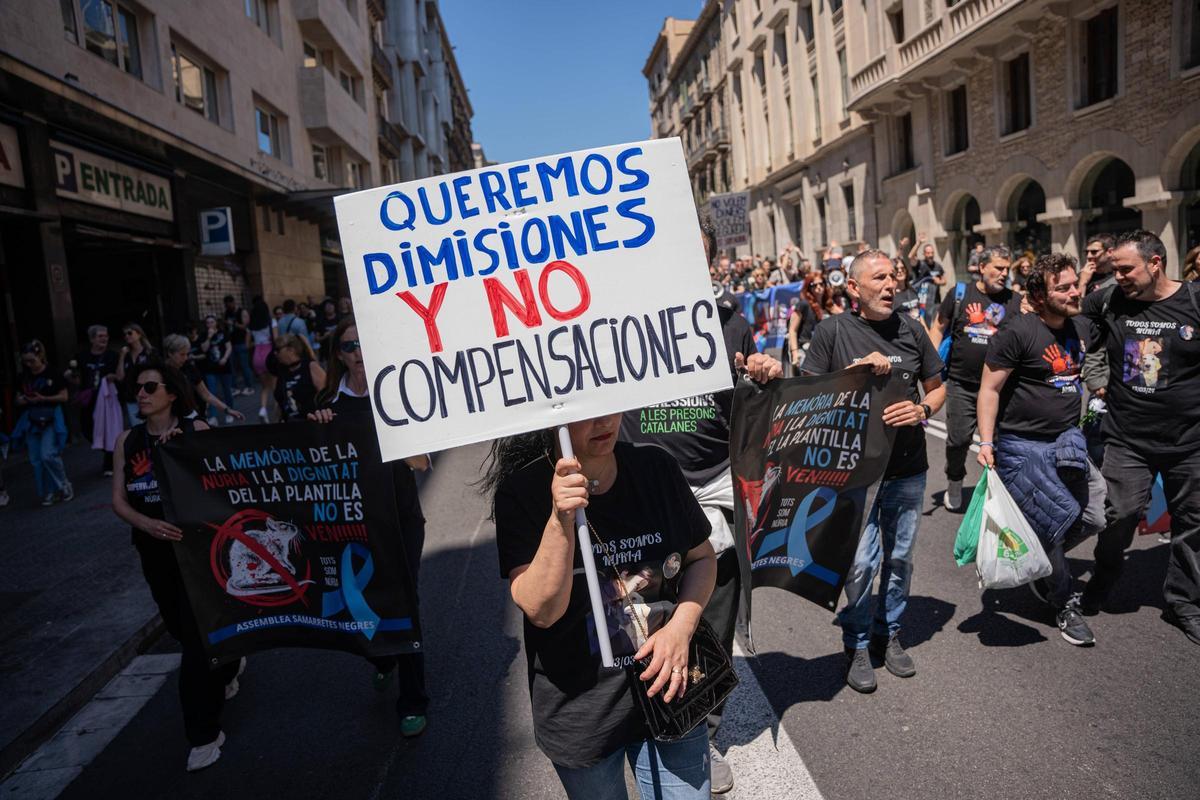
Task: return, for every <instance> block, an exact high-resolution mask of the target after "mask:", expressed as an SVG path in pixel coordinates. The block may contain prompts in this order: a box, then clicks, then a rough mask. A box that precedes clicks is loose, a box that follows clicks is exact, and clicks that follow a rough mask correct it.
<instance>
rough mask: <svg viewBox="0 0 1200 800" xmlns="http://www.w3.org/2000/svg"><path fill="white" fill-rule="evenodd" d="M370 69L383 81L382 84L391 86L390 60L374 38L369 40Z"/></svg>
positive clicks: (392, 74)
mask: <svg viewBox="0 0 1200 800" xmlns="http://www.w3.org/2000/svg"><path fill="white" fill-rule="evenodd" d="M371 71H372V72H373V73H374V74H375V75H376V76H378V77H379V79H380V80H381V81H383V85H384V86H387V87H389V88H391V85H392V78H393V77H394V73H393V72H392V60H391V59H390V58H388V54H387V52H386V51H385V50H384V49H383V48H382V47H380V46H379V44H378V43H377V42H376V41H375V40H374V39H372V40H371Z"/></svg>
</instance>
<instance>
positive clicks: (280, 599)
mask: <svg viewBox="0 0 1200 800" xmlns="http://www.w3.org/2000/svg"><path fill="white" fill-rule="evenodd" d="M269 519H273V517H272V516H271V515H270V514H268V513H267V512H265V511H259V510H257V509H246V510H244V511H239V512H237V513H236V514H234V515H233V516H232V517H230V518H229V519H227V520H225V522H224V523H222V524H221V525H213V524H212V523H209V526H210V527H212V528H214V529H216V531H217V533H216V535H215V536H213V541H212V546H211V548H210V549H209V564H210V565H211V567H212V573H213V577H215V578H216V579H217V583H219V584H221V588H222V589H224V590H225V591H226V593H227V594H228V591H229V590H228V588H227V587H228V584H229V569H228V566H227V565H228V563H229V547H230V546H231V545H232V544H233V542H234V540H237V541H239V542H241V543H242V544H244V545H245V546H246V547H247V548H249V550H250V552H252V553H254V555H256V556H258V557H259V558H260V559H262V561H263V563H265V564H266V565H267V566H268V567H270V568H271V569H272V570H273V571H274V572H275V574H277V575H278V576H279V577H280V578H281V579H282V580H283V582H284V583H286V584H287V586H288V588H289V589H290V591H287V592H283V591H281V592H279V593H278V594H275V593H272V594H269V595H239V596H238V597H237V599H238V600H240V601H242V602H243V603H248V604H250V605H252V606H263V607H267V608H274V607H278V606H286V605H290V604H292V603H295V602H302V603H304V604H305V605H307V604H308V599H307V597H306V593H307V591H308V587H309V586H311V585H313V584H312V582H311V581H310V580H309V579H310V578H311V577H312V567H311V565H309V564H308V563H307V562H306V563H305V565H304V577H303V578H302V579H300V580H299V581H298V580H296V577H295V576H294V575H292V573H291V571H290V570H288V568H287V567H285V566H284V565H283V564H281V563H279V560H278V559H276V558H275V556H273V555H271V553H270V552H269V551H268V550H267V549H266V548H265V547H263V545H262V543H260V542H258V541H257V540H255V539H253V538H251V537H250V536H247V535H246V528H247V526H248V524H250V523H263V522H265V521H266V520H269ZM230 596H231V597H232V596H233V595H230Z"/></svg>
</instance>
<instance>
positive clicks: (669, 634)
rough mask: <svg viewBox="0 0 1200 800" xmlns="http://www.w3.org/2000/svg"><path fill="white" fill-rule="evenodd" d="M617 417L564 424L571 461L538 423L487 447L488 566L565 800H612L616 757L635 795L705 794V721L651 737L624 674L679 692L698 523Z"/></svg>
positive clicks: (692, 621)
mask: <svg viewBox="0 0 1200 800" xmlns="http://www.w3.org/2000/svg"><path fill="white" fill-rule="evenodd" d="M620 420H621V415H620V414H611V415H608V416H604V417H599V418H596V419H592V420H585V421H583V422H576V423H572V424H571V425H569V426H568V429H569V432H570V438H571V444H572V447H573V449H574V453H575V457H574V458H559V457H558V456H557V454H556V453H557V450H556V446H555V444H556V443H555V441H554V437H553V436H552V435H551V434H550V432H548V431H547V432H541V433H534V434H527V435H524V436H517V437H511V438H509V439H503V440H500V441H498V442H496V443H495V444H494V445H493V449H492V459H491V464H490V467H489V470H488V474H487V476H486V477H485V479H484V487H485V490H490V491H493V492H494V499H493V514H494V517H495V520H496V545H497V548H498V550H499V554H500V572H501V574H502V575H503V576H504V577H505V578H507V579H508V580H509V582H510V590H511V594H512V598H513V601H514V602H515V603H516V604H517V606H518V607H519V608H520V609H521V610H522V611H523V612H524V614H525V651H526V655H527V657H528V662H529V688H530V699H531V702H532V705H533V720H534V734H535V738H536V740H537V743H538V746H539V747H540V748H541V750H542V752H544V753H545V754H546V755H547V756H548V757H549V758H550V760H551V761H552V762H553V763H554V768H555V770H557V772H558V775H559V779H560V780H561V781H562V783H563V786H564V787H565V789H566V793H567V796H568V797H571V798H588V799H589V800H591V799H592V798H624V797H625V796H626V793H625V780H624V764H623V762H624V761H625V760H628V761H629V764H630V766H631V767H632V768H633V771H634V774H635V776H636V778H637V783H638V788H639V791H640V792H641V795H642V797H643V798H652V797H654V798H672V799H674V798H708V797H709V787H710V774H709V773H710V769H709V768H710V765H709V760H708V758H709V756H708V732H707V729H706V727H705V725H703V724H699V725H696V727H694V728H693V729H692V730H691V731H690V732H689V733H687V734H686V735H684V736H683V737H682V738H679V739H677V740H676V741H672V742H669V743H667V742H661V741H655V740H654V739H653V738H652V737H651V736H650V734H649V731H648V730H647V726H646V721H645V718H644V717H643V715H642V712H641V711H640V709H639V706H638V705H637V702H636V701H635V698H634V692H635V691H640V690H638V689H635V688H634V687H633V686H632V685H631V680H640V681H643V682H644V683H645V685H646V686H648V688H647V689H646V690H645V691H646V694H647V695H649V696H651V697H653V696H654V695H658V694H660V693H661V697H662V700H663V701H665V702H667V703H668V704H669V703H670V702H671V701H673V700H677V699H678V698H681V697H682V696H683V695H684V693H685V692H686V691H687V690H688V686H689V681H690V680H693V676H692V675H691V674H690V673H691V672H694V670H689V664H688V657H689V655H688V654H689V643H690V641H691V638H692V636H693V634H694V633H695V631H696V627H697V625H698V624H699V620H700V615H701V612H702V611H703V610H704V606H705V604H706V603H707V602H708V598H709V595H710V594H711V593H712V589H713V584H714V581H715V579H716V557H715V556H714V554H713V549H712V545H711V544H709V542H708V536H709V532H710V525H709V522H708V519H707V518H706V517H705V515H704V512H703V511H702V510H701V508H700V505H699V503H697V502H696V499H695V497H694V496H693V495H692V492H691V490H690V489H689V488H688V485H687V482H686V481H685V479H684V476H683V473H682V472H681V471H680V469H679V466H678V465H677V463H676V462H675V460H674V459H673V458H672V457H671V456H670V455H668V454H667V452H666V451H665V450H662V449H660V448H658V447H655V446H637V445H633V444H629V443H626V442H618V441H617V432H618V429H619V427H620ZM580 508H587V517H588V530H589V533H590V535H591V537H592V539H593V540H594V547H593V550H594V552H596V553H597V556H598V557H597V565H596V566H597V568H598V569H599V572H600V584H601V593H602V595H603V597H604V605H605V614H604V616H605V627H606V635H607V636H608V637H609V639H610V642H611V644H612V650H613V654H614V657H615V659H616V662H617V666H616V667H614V668H607V667H604V666H602V664H601V660H600V656H599V643H598V641H597V639H596V624H595V621H594V618H593V616H592V614H591V610H590V609H591V607H590V604H589V599H588V591H587V587H586V584H585V580H584V575H583V572H584V570H583V568H582V562H581V558H580V554H579V548H578V546H577V544H576V541H575V537H576V532H575V531H576V527H575V524H574V520H575V512H576V510H577V509H580ZM547 509H550V511H549V516H547ZM642 659H647V660H648V661H649V666H648V667H646V668H643V667H642V666H641V665H638V664H635V662H636V661H641V660H642ZM693 666H694V665H693ZM627 669H628V670H632V672H631V674H630V675H628V676H627V674H626V671H627Z"/></svg>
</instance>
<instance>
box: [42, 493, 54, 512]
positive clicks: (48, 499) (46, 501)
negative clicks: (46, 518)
mask: <svg viewBox="0 0 1200 800" xmlns="http://www.w3.org/2000/svg"><path fill="white" fill-rule="evenodd" d="M52 505H54V492H51V493H50V494H48V495H46V496H45V497H43V498H42V507H43V508H44V507H46V506H52Z"/></svg>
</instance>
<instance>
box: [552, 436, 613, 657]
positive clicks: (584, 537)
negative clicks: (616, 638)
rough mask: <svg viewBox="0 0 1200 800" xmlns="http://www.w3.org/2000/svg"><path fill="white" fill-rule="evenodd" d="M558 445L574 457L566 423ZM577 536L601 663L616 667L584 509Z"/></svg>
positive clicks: (566, 455)
mask: <svg viewBox="0 0 1200 800" xmlns="http://www.w3.org/2000/svg"><path fill="white" fill-rule="evenodd" d="M558 446H559V449H561V450H562V455H563V458H574V457H575V448H573V447H572V446H571V433H570V432H569V431H568V430H567V426H566V425H560V426H559V427H558ZM575 538H576V539H578V540H579V555H580V557H581V558H582V559H583V574H584V576H585V577H586V578H587V587H588V597H589V598H591V601H592V620H593V621H594V622H595V623H596V641H597V642H598V643H599V644H600V663H601V664H602V665H604V666H605V667H615V666H616V665H617V664H616V661H614V660H613V654H612V641H611V640H610V639H609V636H608V621H607V619H606V618H605V616H604V600H603V598H602V597H601V596H600V578H599V576H597V574H596V559H595V558H594V557H593V556H592V539H591V537H590V536H589V535H588V524H587V513H586V512H585V511H584V510H583V509H582V508H579V509H576V510H575Z"/></svg>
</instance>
